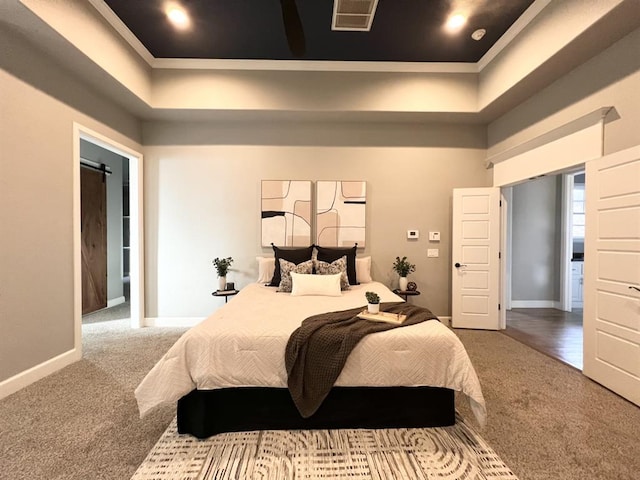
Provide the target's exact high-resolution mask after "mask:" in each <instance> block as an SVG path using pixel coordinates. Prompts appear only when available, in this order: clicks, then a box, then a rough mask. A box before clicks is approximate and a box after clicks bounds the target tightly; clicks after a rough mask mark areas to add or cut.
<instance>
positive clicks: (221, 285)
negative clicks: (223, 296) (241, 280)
mask: <svg viewBox="0 0 640 480" xmlns="http://www.w3.org/2000/svg"><path fill="white" fill-rule="evenodd" d="M232 263H233V258H231V257H227V258H218V257H216V258H215V260H214V261H213V264H214V265H215V267H216V271H217V272H218V290H224V289H225V288H226V286H227V272H228V271H229V267H230V266H231V264H232Z"/></svg>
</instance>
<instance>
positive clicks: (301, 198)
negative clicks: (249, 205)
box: [261, 180, 311, 247]
mask: <svg viewBox="0 0 640 480" xmlns="http://www.w3.org/2000/svg"><path fill="white" fill-rule="evenodd" d="M261 199H262V200H261V201H262V207H261V210H262V246H263V247H268V246H270V245H271V244H272V243H273V244H274V245H276V246H278V247H308V246H309V245H310V244H311V182H310V181H309V180H263V181H262V195H261Z"/></svg>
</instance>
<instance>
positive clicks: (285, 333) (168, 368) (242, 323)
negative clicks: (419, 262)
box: [135, 282, 486, 425]
mask: <svg viewBox="0 0 640 480" xmlns="http://www.w3.org/2000/svg"><path fill="white" fill-rule="evenodd" d="M365 291H375V292H377V293H378V294H379V295H380V298H381V301H382V302H395V301H401V300H402V299H401V298H400V297H398V296H397V295H395V294H394V293H393V292H391V291H390V290H389V289H388V288H387V287H385V286H384V285H383V284H381V283H378V282H373V283H367V284H364V285H359V286H353V287H352V288H351V289H350V290H348V291H345V292H343V295H342V296H340V297H324V296H301V297H294V296H291V295H290V294H288V293H277V292H276V289H275V288H273V287H265V286H263V285H260V284H257V283H256V284H251V285H249V286H247V287H245V288H243V289H242V290H241V291H240V293H239V294H238V295H237V296H236V297H233V298H232V299H231V300H230V301H229V303H227V304H225V306H224V307H222V308H220V309H219V310H217V311H216V312H214V313H213V314H212V315H211V316H210V317H209V318H207V319H206V320H204V321H202V322H201V323H200V324H199V325H197V326H195V327H193V328H191V329H190V330H189V331H187V332H186V333H185V334H184V335H183V336H182V337H181V338H180V339H179V340H178V341H177V342H176V343H175V344H174V345H173V346H172V347H171V348H170V349H169V351H168V352H167V353H166V354H165V355H164V357H162V358H161V359H160V361H159V362H158V363H157V364H156V365H155V366H154V367H153V369H152V370H151V371H150V372H149V373H148V374H147V376H146V377H145V378H144V380H143V381H142V383H140V385H139V386H138V388H136V391H135V395H136V399H137V401H138V408H139V409H140V415H141V416H143V415H145V414H146V413H147V412H148V411H149V410H150V409H152V408H153V407H155V406H157V405H159V404H161V403H165V402H176V401H177V400H178V399H179V398H180V397H182V396H183V395H186V394H187V393H189V392H190V391H191V390H193V389H194V388H198V389H200V390H210V389H216V388H225V387H241V386H242V387H246V386H264V387H286V386H287V373H286V370H285V364H284V351H285V347H286V345H287V341H288V339H289V336H290V334H291V333H292V332H293V331H294V330H295V329H296V328H297V327H298V326H299V325H300V323H301V322H302V321H303V320H304V319H305V318H307V317H309V316H311V315H315V314H317V313H322V312H329V311H338V310H346V309H348V308H355V307H358V306H363V307H364V306H365V304H366V299H365V296H364V292H365ZM336 385H338V386H403V385H404V386H407V385H410V386H434V387H446V388H451V389H453V390H456V391H461V392H464V393H465V394H466V395H467V396H468V397H469V399H470V402H471V408H472V410H473V412H474V414H475V416H476V418H477V420H478V422H479V423H480V424H481V425H483V424H484V422H485V418H486V409H485V403H484V398H483V396H482V391H481V389H480V383H479V382H478V377H477V375H476V372H475V370H474V368H473V366H472V365H471V361H470V360H469V357H468V355H467V352H466V350H465V349H464V347H463V345H462V343H461V342H460V340H459V339H458V337H457V336H456V335H455V334H454V333H453V332H452V331H451V330H449V329H448V328H447V327H446V326H444V325H442V324H441V323H440V322H437V321H428V322H423V323H420V324H417V325H412V326H408V327H402V328H395V329H391V330H388V331H385V332H379V333H376V334H372V335H369V336H367V337H365V338H364V339H363V340H362V341H361V342H360V343H359V344H358V345H357V346H356V348H355V349H354V350H353V352H352V353H351V355H350V356H349V359H348V360H347V363H346V365H345V368H344V370H343V371H342V374H341V375H340V377H339V378H338V380H337V382H336Z"/></svg>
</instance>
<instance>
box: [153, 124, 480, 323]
mask: <svg viewBox="0 0 640 480" xmlns="http://www.w3.org/2000/svg"><path fill="white" fill-rule="evenodd" d="M144 139H145V140H144V141H145V151H144V154H145V234H146V252H145V255H146V258H147V264H146V268H147V270H146V272H145V278H146V288H147V298H146V302H147V303H146V307H147V316H148V317H203V316H207V315H209V314H210V313H211V312H212V311H214V310H215V309H216V308H218V307H220V306H221V305H222V304H223V302H220V299H219V298H213V297H212V296H211V292H212V290H213V289H215V285H216V283H215V282H216V276H215V270H214V268H213V266H212V264H211V261H212V260H213V259H214V258H215V257H221V256H225V257H226V256H232V257H233V258H234V260H235V262H234V264H233V271H232V272H231V274H230V275H229V276H228V279H229V280H230V281H233V282H235V283H236V285H237V286H239V287H242V286H243V285H246V284H247V283H248V282H255V280H256V279H257V263H256V261H255V256H256V255H260V254H263V253H264V254H270V255H271V254H272V253H273V252H272V251H269V249H263V248H261V246H260V243H261V237H260V182H261V180H263V179H264V180H268V179H272V180H273V179H293V180H312V181H317V180H364V181H366V182H367V213H366V215H367V238H366V248H365V249H364V251H361V252H359V255H371V256H372V261H373V267H372V274H373V277H374V279H376V280H379V281H381V282H383V283H385V284H387V285H388V286H390V287H392V288H395V287H396V286H397V275H395V274H394V273H393V272H392V269H391V266H392V263H393V259H394V258H395V257H396V256H405V255H406V256H408V257H409V259H410V260H411V261H412V262H413V263H415V264H416V272H415V273H413V274H412V275H411V276H410V279H411V280H413V281H415V282H416V283H417V284H418V287H419V289H420V291H421V292H422V295H421V296H419V297H416V298H414V299H412V301H414V302H415V303H417V304H420V305H424V306H427V307H429V308H430V309H431V310H432V311H433V312H434V313H436V314H438V315H449V314H450V311H451V310H450V297H451V295H450V288H451V278H450V271H451V263H450V260H451V259H450V256H451V254H450V244H451V197H452V190H453V188H456V187H478V186H489V184H490V181H491V172H490V171H489V170H487V169H486V168H485V167H484V164H483V159H484V155H485V138H484V128H483V127H481V126H476V125H472V126H465V125H446V124H425V125H407V124H386V123H368V124H366V123H359V124H356V123H335V122H332V123H305V124H274V123H270V124H268V125H267V124H255V125H250V124H242V125H229V124H204V123H199V124H195V123H180V124H179V123H175V124H166V123H152V124H147V125H145V127H144ZM408 229H418V230H420V234H421V235H420V239H419V240H417V241H409V240H407V230H408ZM429 230H437V231H440V232H441V239H442V240H441V241H440V242H439V243H437V244H432V243H430V242H429V241H428V231H429ZM428 248H439V249H440V257H439V258H427V249H428Z"/></svg>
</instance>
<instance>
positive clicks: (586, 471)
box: [0, 320, 640, 480]
mask: <svg viewBox="0 0 640 480" xmlns="http://www.w3.org/2000/svg"><path fill="white" fill-rule="evenodd" d="M182 332H183V330H182V329H162V328H143V329H138V330H132V329H130V328H129V326H128V321H126V320H123V321H113V322H102V323H94V324H88V325H84V326H83V343H84V353H85V357H84V359H83V360H81V361H79V362H77V363H75V364H74V365H71V366H69V367H67V368H65V369H63V370H61V371H60V372H57V373H56V374H54V375H51V376H49V377H47V378H45V379H43V380H41V381H39V382H37V383H35V384H33V385H31V386H29V387H27V388H25V389H23V390H21V391H20V392H17V393H15V394H13V395H11V396H9V397H7V398H5V399H3V400H0V478H3V479H4V478H7V479H12V480H18V479H29V480H35V479H46V480H53V479H56V480H57V479H78V480H86V479H92V480H93V479H114V480H115V479H118V480H119V479H124V480H126V479H129V478H130V477H131V476H132V475H133V474H134V472H135V471H136V469H137V467H138V466H139V465H140V464H141V463H142V462H143V460H144V459H145V457H146V456H147V454H148V453H149V452H150V450H151V449H152V447H153V446H154V444H155V443H156V442H157V441H158V439H159V438H160V436H161V435H162V434H163V432H164V431H165V430H166V428H167V426H168V425H169V423H170V422H171V420H172V419H173V417H174V415H175V409H174V408H172V407H171V406H168V407H166V408H161V409H158V410H156V411H154V412H153V413H152V414H151V415H149V416H148V417H145V418H144V419H142V420H141V419H139V418H138V413H137V410H136V404H135V398H134V396H133V390H134V389H135V387H136V386H137V385H138V383H139V382H140V380H141V379H142V378H143V377H144V375H146V373H147V372H148V371H149V369H150V368H151V367H152V366H153V364H154V363H155V362H156V361H157V359H158V358H160V356H162V354H164V352H166V350H167V349H168V348H169V346H170V345H171V344H173V343H174V342H175V340H176V339H177V338H178V337H179V335H180V334H181V333H182ZM457 333H458V335H459V336H460V338H461V339H462V341H463V343H464V344H465V346H466V347H467V350H468V351H469V354H470V356H471V359H472V361H473V363H474V365H475V367H476V370H477V372H478V376H479V377H480V382H481V384H482V387H483V391H484V395H485V397H486V400H487V407H488V411H489V419H488V424H487V426H486V428H484V429H483V430H480V431H479V433H480V434H481V436H482V437H483V438H484V440H486V441H487V443H488V444H489V445H490V446H491V447H492V448H493V449H494V450H495V451H496V453H497V454H498V455H499V456H500V457H501V458H502V460H504V462H505V463H506V464H507V465H508V466H509V467H510V468H511V470H513V472H514V473H515V474H516V475H517V476H518V477H519V478H520V480H528V479H535V480H538V479H539V480H548V479H562V480H584V479H590V480H592V479H612V480H614V479H615V480H624V479H629V480H631V479H637V478H638V472H640V442H638V433H637V432H639V431H640V409H639V408H638V407H636V406H634V405H632V404H630V403H629V402H627V401H625V400H623V399H621V398H620V397H618V396H616V395H615V394H613V393H611V392H610V391H608V390H606V389H604V388H602V387H601V386H599V385H597V384H595V383H593V382H592V381H590V380H589V379H587V378H586V377H584V376H583V375H582V374H581V373H580V372H578V371H576V370H575V369H573V368H571V367H569V366H567V365H564V364H562V363H560V362H557V361H555V360H553V359H551V358H549V357H547V356H546V355H544V354H541V353H538V352H536V351H534V350H532V349H530V348H528V347H526V346H524V345H522V344H520V343H518V342H517V341H515V340H513V339H512V338H509V337H507V336H506V335H503V334H501V333H497V332H482V331H457ZM458 408H459V410H460V411H461V413H462V414H463V416H464V417H465V418H466V419H468V420H470V422H472V420H471V419H472V418H473V416H472V414H471V412H470V411H469V409H468V406H467V404H466V402H465V401H462V399H461V401H459V405H458ZM472 425H473V423H472Z"/></svg>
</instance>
